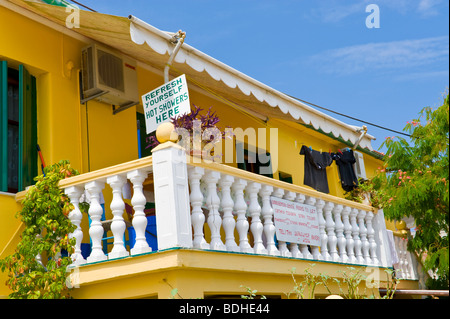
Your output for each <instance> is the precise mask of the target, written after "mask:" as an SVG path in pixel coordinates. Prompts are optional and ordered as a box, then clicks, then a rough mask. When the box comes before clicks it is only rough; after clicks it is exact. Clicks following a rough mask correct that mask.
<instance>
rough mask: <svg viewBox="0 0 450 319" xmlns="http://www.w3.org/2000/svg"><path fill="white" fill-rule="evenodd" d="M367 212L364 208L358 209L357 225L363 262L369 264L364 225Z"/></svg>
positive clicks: (367, 242)
mask: <svg viewBox="0 0 450 319" xmlns="http://www.w3.org/2000/svg"><path fill="white" fill-rule="evenodd" d="M366 214H367V212H366V211H364V210H360V211H359V214H358V225H359V236H360V238H361V248H362V255H363V260H364V262H363V263H364V264H366V265H369V264H370V255H369V241H368V240H367V228H366V225H365V218H366Z"/></svg>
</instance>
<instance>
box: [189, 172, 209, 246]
mask: <svg viewBox="0 0 450 319" xmlns="http://www.w3.org/2000/svg"><path fill="white" fill-rule="evenodd" d="M204 174H205V170H204V169H203V168H202V167H195V166H193V167H189V168H188V176H189V185H190V186H191V194H190V196H189V198H190V200H191V206H192V214H191V221H192V228H193V229H194V241H193V247H194V248H200V249H209V244H208V243H207V242H206V240H205V236H204V234H203V226H204V225H205V220H206V218H205V214H203V210H202V203H203V194H202V191H201V189H200V179H201V178H202V177H203V175H204Z"/></svg>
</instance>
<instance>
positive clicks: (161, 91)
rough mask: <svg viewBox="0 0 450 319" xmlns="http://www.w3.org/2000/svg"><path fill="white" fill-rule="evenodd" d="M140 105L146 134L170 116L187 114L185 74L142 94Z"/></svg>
mask: <svg viewBox="0 0 450 319" xmlns="http://www.w3.org/2000/svg"><path fill="white" fill-rule="evenodd" d="M142 105H143V107H144V115H145V127H146V131H147V134H150V133H152V132H153V131H155V130H156V129H157V127H158V126H159V125H160V124H161V123H165V122H169V121H170V119H171V118H172V117H175V116H179V115H182V114H189V113H190V112H191V105H190V102H189V92H188V86H187V82H186V76H185V75H184V74H182V75H180V76H179V77H177V78H175V79H173V80H171V81H169V82H167V83H165V84H163V85H161V86H159V87H157V88H156V89H154V90H152V91H150V92H148V93H147V94H144V95H143V96H142Z"/></svg>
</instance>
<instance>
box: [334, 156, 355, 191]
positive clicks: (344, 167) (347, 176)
mask: <svg viewBox="0 0 450 319" xmlns="http://www.w3.org/2000/svg"><path fill="white" fill-rule="evenodd" d="M332 157H333V159H334V160H335V161H336V164H337V165H338V167H339V175H340V177H341V186H342V188H343V189H344V190H345V191H347V192H349V191H351V190H352V189H354V188H355V187H357V186H358V177H356V174H355V170H354V168H353V164H355V163H356V158H355V155H354V154H353V151H352V150H346V151H344V152H342V153H333V155H332Z"/></svg>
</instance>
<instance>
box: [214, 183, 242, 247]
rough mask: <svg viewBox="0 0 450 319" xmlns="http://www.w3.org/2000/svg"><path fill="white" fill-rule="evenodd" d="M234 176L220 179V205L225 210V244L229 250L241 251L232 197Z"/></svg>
mask: <svg viewBox="0 0 450 319" xmlns="http://www.w3.org/2000/svg"><path fill="white" fill-rule="evenodd" d="M233 182H234V177H233V176H230V175H223V176H222V177H221V179H220V180H219V186H220V188H221V189H222V191H221V194H222V198H221V200H220V207H221V210H222V211H223V221H222V223H223V229H224V231H225V246H226V247H227V250H228V251H236V252H237V251H239V247H238V245H237V244H236V240H235V239H234V229H235V228H236V221H235V220H234V216H233V207H234V202H233V198H231V185H233Z"/></svg>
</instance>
